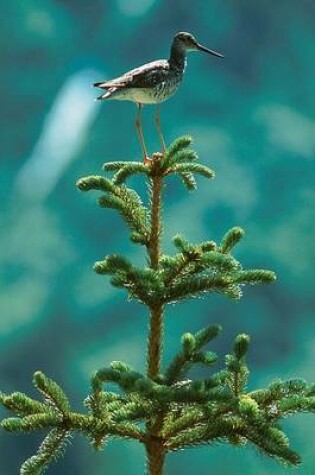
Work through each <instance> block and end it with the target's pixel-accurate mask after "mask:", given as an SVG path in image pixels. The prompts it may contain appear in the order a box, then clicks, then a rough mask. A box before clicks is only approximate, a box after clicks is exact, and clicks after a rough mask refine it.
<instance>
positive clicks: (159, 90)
mask: <svg viewBox="0 0 315 475" xmlns="http://www.w3.org/2000/svg"><path fill="white" fill-rule="evenodd" d="M190 51H204V52H205V53H209V54H212V55H213V56H217V57H219V58H223V55H222V54H221V53H217V52H216V51H213V50H211V49H208V48H206V47H205V46H202V45H201V44H199V43H198V42H197V40H196V39H195V38H194V37H193V35H191V34H190V33H185V32H180V33H177V34H176V35H175V36H174V38H173V42H172V46H171V53H170V58H169V59H168V60H167V59H160V60H157V61H152V62H151V63H147V64H144V65H143V66H140V67H139V68H136V69H132V70H131V71H128V72H127V73H125V74H123V75H122V76H119V77H117V78H115V79H111V80H109V81H103V82H96V83H95V84H94V86H95V87H99V88H101V89H105V91H106V92H104V93H103V94H101V95H100V96H99V97H98V98H97V99H99V100H104V99H106V100H108V99H111V100H118V101H132V102H135V103H136V104H137V106H138V113H137V117H136V122H135V125H136V129H137V132H138V135H139V139H140V144H141V148H142V152H143V156H144V162H145V163H147V162H148V161H149V160H150V159H149V156H148V153H147V148H146V145H145V141H144V136H143V131H142V125H141V109H142V106H143V104H157V109H156V114H155V124H156V128H157V131H158V135H159V139H160V142H161V145H162V150H163V152H164V151H165V148H166V147H165V141H164V137H163V134H162V130H161V122H160V110H159V107H158V104H159V103H160V102H164V101H166V100H167V99H169V98H170V97H171V96H172V95H173V94H175V92H176V91H177V89H178V86H179V85H180V83H181V81H182V79H183V75H184V72H185V68H186V64H187V58H186V57H187V53H188V52H190Z"/></svg>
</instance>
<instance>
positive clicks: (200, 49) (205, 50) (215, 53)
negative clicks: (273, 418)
mask: <svg viewBox="0 0 315 475" xmlns="http://www.w3.org/2000/svg"><path fill="white" fill-rule="evenodd" d="M196 47H197V50H198V51H203V52H204V53H209V54H212V56H217V57H218V58H224V55H223V54H221V53H217V52H216V51H213V50H212V49H209V48H206V47H205V46H202V45H200V44H199V43H197V44H196Z"/></svg>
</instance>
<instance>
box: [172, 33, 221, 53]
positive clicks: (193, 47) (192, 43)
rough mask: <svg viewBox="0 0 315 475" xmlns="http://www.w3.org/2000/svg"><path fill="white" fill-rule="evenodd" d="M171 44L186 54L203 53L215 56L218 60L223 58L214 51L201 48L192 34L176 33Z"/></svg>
mask: <svg viewBox="0 0 315 475" xmlns="http://www.w3.org/2000/svg"><path fill="white" fill-rule="evenodd" d="M173 43H174V44H175V45H176V46H177V47H178V48H181V49H183V50H185V51H187V52H189V51H203V52H204V53H208V54H212V55H213V56H217V57H218V58H224V56H223V54H221V53H217V52H216V51H213V50H211V49H209V48H206V47H205V46H202V45H201V44H200V43H198V41H197V40H196V38H195V37H194V36H193V35H192V34H190V33H186V32H184V31H181V32H180V33H176V35H175V36H174V40H173Z"/></svg>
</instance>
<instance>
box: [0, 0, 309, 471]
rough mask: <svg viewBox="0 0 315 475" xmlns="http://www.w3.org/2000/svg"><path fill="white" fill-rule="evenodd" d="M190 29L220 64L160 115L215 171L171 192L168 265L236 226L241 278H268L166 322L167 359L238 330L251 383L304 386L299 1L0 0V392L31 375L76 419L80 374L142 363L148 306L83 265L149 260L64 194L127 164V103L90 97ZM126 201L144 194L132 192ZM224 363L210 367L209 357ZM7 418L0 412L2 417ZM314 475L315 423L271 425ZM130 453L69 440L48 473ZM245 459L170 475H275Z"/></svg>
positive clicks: (153, 143) (191, 463)
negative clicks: (185, 247)
mask: <svg viewBox="0 0 315 475" xmlns="http://www.w3.org/2000/svg"><path fill="white" fill-rule="evenodd" d="M177 31H189V32H192V33H193V34H195V35H196V37H197V39H198V40H199V41H200V42H201V43H203V44H205V45H206V46H208V47H210V48H212V49H215V50H217V51H221V52H223V53H224V54H225V55H226V59H225V60H218V59H216V58H213V57H210V56H207V55H203V54H195V55H190V56H189V59H188V68H187V71H186V75H185V79H184V83H183V84H182V87H181V88H180V90H179V91H178V93H177V94H176V96H175V97H173V98H172V99H171V100H170V101H168V102H166V103H165V104H164V105H163V106H162V120H163V129H164V134H165V137H166V140H167V142H168V143H169V142H171V141H172V140H173V139H175V138H176V137H177V136H179V135H181V134H186V133H190V134H192V135H193V136H194V138H195V148H196V150H197V151H198V153H199V155H200V159H201V161H202V162H203V163H204V164H206V165H209V166H210V167H211V168H213V169H214V170H215V171H216V179H215V180H214V181H212V182H208V181H206V180H204V181H203V180H202V179H199V188H198V191H197V192H195V193H191V194H188V193H187V192H186V191H185V190H183V189H182V185H181V184H180V183H179V182H177V181H175V180H169V182H168V186H167V188H166V191H165V205H164V213H165V214H164V216H165V220H166V221H165V223H166V229H165V233H164V246H165V250H167V251H172V246H171V244H170V239H171V236H172V235H174V234H175V233H177V232H181V233H183V234H184V235H185V236H186V237H187V238H188V239H191V240H192V241H198V240H206V239H214V240H220V239H221V237H222V235H223V234H224V233H225V232H226V231H227V229H229V228H230V227H232V226H242V227H244V228H245V230H246V238H245V239H244V240H243V241H242V242H241V244H240V245H239V246H238V248H237V252H236V257H238V258H239V259H240V260H241V261H242V263H243V264H244V266H245V267H254V268H256V267H264V268H268V269H272V270H275V271H276V272H277V275H278V280H277V282H276V284H274V285H272V286H270V287H269V286H266V287H253V288H246V289H245V292H244V297H243V299H242V300H241V301H240V302H235V301H228V300H226V299H225V298H224V297H223V296H210V297H207V298H205V299H201V300H196V301H193V302H190V303H185V304H181V305H178V306H174V307H170V308H169V309H168V313H167V318H166V334H165V360H167V359H168V358H170V357H171V356H172V355H173V354H174V352H175V351H176V350H177V348H178V341H179V338H180V336H181V334H182V333H183V332H185V331H196V330H198V329H200V328H201V327H202V326H204V325H207V324H210V323H220V324H222V326H223V333H222V335H221V337H220V338H219V339H218V341H217V342H215V343H214V345H213V349H215V350H217V351H218V352H219V353H220V354H221V355H223V354H225V353H226V352H228V351H230V348H231V344H232V340H233V337H234V336H235V335H236V334H237V333H240V332H246V333H249V334H250V335H251V337H252V347H251V352H250V355H249V364H250V367H251V369H252V376H251V380H250V388H254V387H255V388H256V387H263V386H264V385H266V384H268V382H269V381H271V380H272V379H273V378H275V377H281V378H296V377H302V378H307V379H308V380H314V358H315V345H314V343H315V337H314V332H315V322H314V303H315V302H314V291H313V286H314V262H315V246H314V230H315V220H314V198H315V191H314V176H315V175H314V155H315V154H314V152H315V122H314V112H315V103H314V83H315V63H314V53H315V51H314V44H315V4H314V2H313V1H312V0H300V1H299V2H296V1H295V0H279V1H277V2H274V1H271V0H264V1H263V2H252V1H250V0H240V1H238V2H234V1H232V0H227V1H225V2H222V1H220V0H212V1H205V0H196V1H195V2H184V1H179V0H172V1H171V2H169V1H166V0H161V1H159V0H111V1H110V0H94V1H92V2H87V1H83V0H28V1H27V2H25V1H23V0H10V1H6V2H5V1H1V15H0V54H1V63H2V66H1V90H2V97H1V111H0V114H1V129H2V134H1V135H2V138H1V162H0V165H1V173H0V181H1V186H0V193H1V233H0V269H1V272H0V282H1V287H0V312H1V319H0V341H1V345H0V373H1V390H3V391H4V392H11V391H14V390H19V391H25V392H27V393H29V394H32V395H34V396H35V394H36V393H35V391H34V390H33V389H32V385H31V378H32V374H33V372H34V371H35V370H37V369H40V370H42V371H44V372H45V373H46V374H47V375H48V376H50V377H52V378H55V379H56V380H57V381H58V382H59V383H60V384H61V386H62V387H63V388H64V389H65V391H66V392H67V394H68V395H69V397H70V399H71V401H72V404H73V407H74V408H75V409H77V410H80V408H81V404H82V400H83V399H84V398H85V397H86V395H87V394H88V391H89V377H90V374H91V373H92V372H93V371H94V370H96V369H98V368H100V367H102V366H104V365H107V364H108V363H109V362H110V361H112V360H123V361H126V362H127V363H129V364H131V365H133V366H134V367H135V368H136V369H138V370H143V369H144V368H145V351H146V350H145V345H146V342H145V337H146V330H147V315H146V312H145V309H144V308H143V307H142V306H141V305H139V304H137V303H135V302H130V303H127V302H126V296H125V294H124V292H121V291H118V290H116V289H113V288H111V287H110V286H109V283H108V281H107V279H106V278H102V277H100V276H98V275H96V274H95V273H94V272H93V270H92V264H93V262H94V261H95V260H99V259H102V258H103V257H104V256H105V255H106V254H108V253H113V252H120V253H124V254H126V255H127V256H128V257H129V258H131V259H136V260H140V261H141V259H142V261H143V257H142V256H143V254H142V252H143V250H142V249H141V248H140V247H137V246H135V245H132V244H131V243H130V242H129V241H128V233H127V231H126V230H125V228H124V225H123V224H122V221H121V220H120V218H119V217H118V216H116V215H115V213H114V212H112V211H108V210H102V209H100V208H98V207H97V206H96V204H95V200H96V198H97V194H93V193H90V194H88V195H86V194H80V193H79V192H78V191H77V190H76V188H75V181H76V180H77V179H78V178H79V177H81V176H84V175H87V174H98V173H100V171H101V165H102V164H103V162H104V161H110V160H124V159H126V160H137V159H140V147H139V143H138V140H137V136H136V133H135V130H134V124H133V121H134V117H135V112H136V108H135V106H134V105H133V104H132V103H127V102H124V103H123V102H120V103H119V102H108V103H102V104H99V103H96V102H94V101H93V98H94V97H95V96H96V94H97V92H96V91H94V90H93V89H92V88H91V84H92V83H93V82H95V81H99V80H102V79H105V78H111V77H115V76H117V75H120V74H122V73H123V72H125V71H126V70H128V69H131V68H133V67H135V66H138V65H140V64H143V63H145V62H148V61H151V60H153V59H158V58H163V57H166V58H167V57H168V54H169V47H170V43H171V39H172V36H173V34H174V33H175V32H177ZM153 114H154V108H153V107H147V108H145V110H144V128H145V135H146V139H147V144H148V148H149V150H150V151H151V152H153V151H156V150H158V147H159V145H158V140H157V136H156V132H155V130H154V128H153ZM130 184H131V185H132V186H135V187H137V186H138V185H139V186H140V189H141V190H143V186H142V183H141V180H140V181H139V182H138V181H133V182H131V183H130ZM222 361H223V357H222V360H221V362H222ZM1 415H4V411H2V412H1ZM284 426H285V428H286V430H287V432H288V434H289V436H290V437H291V439H292V447H293V448H295V449H296V450H297V451H299V452H300V453H301V455H302V457H303V460H304V464H303V466H302V467H301V468H299V469H297V470H295V472H294V473H296V474H298V475H302V474H303V475H311V474H313V473H315V454H314V418H312V417H310V416H302V415H300V416H298V417H295V418H293V419H291V420H288V421H286V422H285V424H284ZM42 437H43V434H39V435H35V436H15V435H10V434H6V433H4V434H3V433H1V435H0V473H1V475H14V474H16V473H17V472H18V467H19V466H20V464H21V462H22V461H23V460H25V459H26V458H27V457H29V456H31V455H32V454H33V453H34V452H35V451H36V450H37V446H38V443H39V441H40V440H41V439H42ZM143 467H144V451H143V449H142V447H138V445H136V444H133V443H128V442H111V443H110V444H109V445H108V447H107V448H106V449H105V450H104V453H101V454H96V453H94V452H93V451H92V449H91V447H90V446H89V445H88V443H87V441H86V440H85V439H83V438H82V437H80V436H78V437H76V438H75V439H74V440H73V443H72V445H71V446H70V447H68V449H67V451H66V454H65V457H64V459H63V460H61V461H59V463H58V464H57V465H56V466H54V467H52V468H51V470H50V472H49V473H51V474H53V475H56V474H59V475H60V474H78V475H83V474H86V473H89V474H90V475H101V474H104V473H109V474H113V475H119V474H124V475H139V473H143V470H144V468H143ZM289 472H290V470H289V469H286V468H283V467H281V466H279V465H277V464H276V462H275V461H273V460H269V459H266V458H264V457H261V456H260V455H258V454H257V453H256V451H255V450H254V449H252V448H251V447H246V448H242V449H235V448H229V447H227V446H223V445H221V446H215V447H211V448H208V447H205V448H202V449H194V450H190V451H185V452H180V453H178V454H174V455H170V456H169V457H168V461H167V469H166V473H168V474H176V473H182V474H187V475H188V474H191V473H198V474H199V475H206V474H208V473H217V474H220V475H224V474H226V475H228V474H231V473H234V474H240V473H242V474H246V475H251V474H254V475H263V474H267V473H268V474H274V475H278V474H279V475H280V474H288V473H289Z"/></svg>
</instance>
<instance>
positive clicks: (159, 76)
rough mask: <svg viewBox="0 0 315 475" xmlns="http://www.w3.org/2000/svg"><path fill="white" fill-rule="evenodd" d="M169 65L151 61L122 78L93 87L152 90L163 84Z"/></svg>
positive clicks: (162, 60)
mask: <svg viewBox="0 0 315 475" xmlns="http://www.w3.org/2000/svg"><path fill="white" fill-rule="evenodd" d="M169 69H170V66H169V63H168V61H166V60H165V59H160V60H158V61H152V62H151V63H147V64H144V65H143V66H140V67H139V68H136V69H132V70H131V71H128V72H127V73H125V74H123V75H122V76H120V77H118V78H115V79H111V80H109V81H105V82H97V83H95V84H94V86H95V87H99V88H101V89H108V88H112V87H115V88H118V89H120V88H133V87H136V88H152V87H154V86H156V85H157V84H158V83H160V82H163V81H165V80H166V79H167V77H168V75H169Z"/></svg>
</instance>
